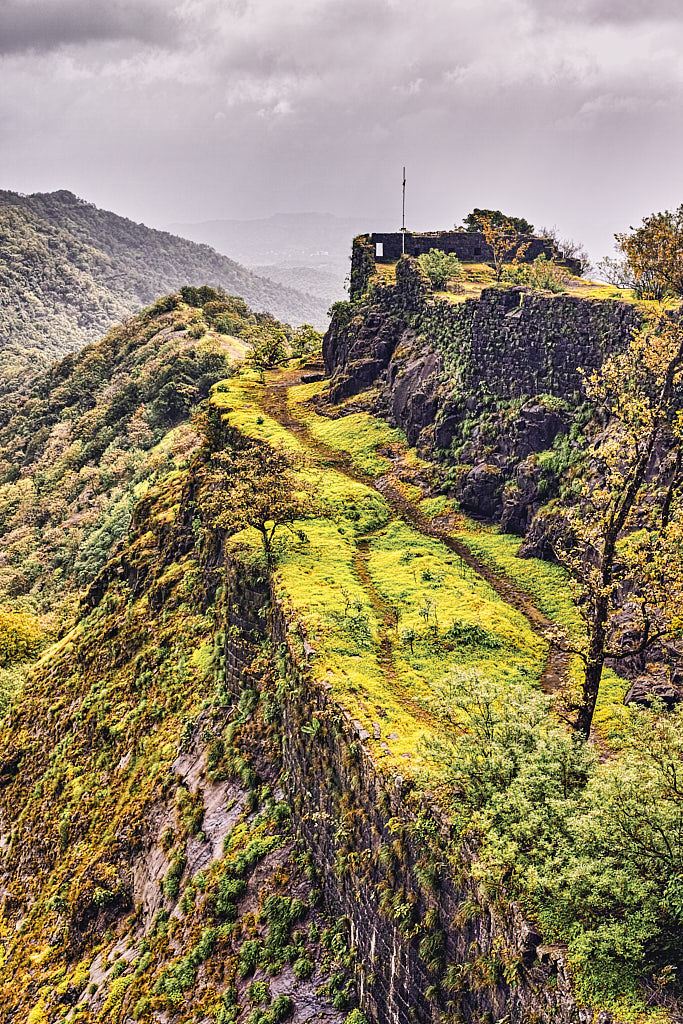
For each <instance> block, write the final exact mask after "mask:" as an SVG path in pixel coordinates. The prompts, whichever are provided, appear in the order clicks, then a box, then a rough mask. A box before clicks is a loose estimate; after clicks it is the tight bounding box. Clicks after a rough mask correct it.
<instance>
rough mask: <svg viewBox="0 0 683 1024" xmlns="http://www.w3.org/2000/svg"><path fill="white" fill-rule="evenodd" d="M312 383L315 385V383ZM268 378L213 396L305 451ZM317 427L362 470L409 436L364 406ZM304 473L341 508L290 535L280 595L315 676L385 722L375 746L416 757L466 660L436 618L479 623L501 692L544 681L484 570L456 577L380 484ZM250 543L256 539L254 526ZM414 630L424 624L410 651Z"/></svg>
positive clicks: (483, 661)
mask: <svg viewBox="0 0 683 1024" xmlns="http://www.w3.org/2000/svg"><path fill="white" fill-rule="evenodd" d="M304 387H305V388H306V389H307V391H306V393H309V392H310V389H311V387H312V386H304ZM261 388H262V385H261V384H260V383H259V382H258V380H257V378H256V377H255V376H254V375H252V374H250V373H249V372H244V371H243V372H242V373H240V374H239V375H238V376H237V377H235V378H233V379H232V380H231V381H229V382H226V383H224V384H220V385H219V386H218V387H217V388H216V389H215V390H214V393H213V398H212V401H213V402H214V404H216V405H217V406H218V407H219V408H221V409H222V410H223V411H224V415H225V417H226V419H227V421H228V422H229V423H230V424H231V425H232V426H235V427H237V428H238V429H239V430H240V431H242V432H243V433H246V434H247V435H248V436H251V437H254V438H258V439H259V440H264V441H268V442H269V443H271V444H276V445H278V444H279V445H283V446H285V447H287V448H290V449H291V450H293V451H297V452H299V453H301V452H305V451H306V446H305V445H304V444H303V443H302V442H301V441H300V440H299V439H297V438H296V437H295V436H294V435H292V434H291V433H290V432H289V431H287V430H285V429H284V428H283V427H282V426H281V425H280V424H279V423H278V422H277V421H275V420H274V419H272V418H271V417H270V416H267V415H265V414H264V413H263V412H262V411H261V410H260V405H259V396H260V392H261ZM309 425H310V422H309ZM318 433H319V436H320V439H321V440H324V441H325V443H327V444H328V445H330V446H331V447H333V448H338V449H339V450H340V451H342V450H350V452H351V454H352V456H353V459H354V462H355V464H356V465H357V466H358V468H359V469H361V470H362V471H364V472H368V471H370V470H371V469H372V470H374V471H378V472H381V471H383V470H384V469H385V468H386V467H387V466H388V463H387V461H386V459H384V458H383V457H382V456H381V455H379V454H378V453H377V448H378V447H381V446H382V445H383V444H386V443H392V444H394V443H396V442H397V441H398V440H400V437H401V434H400V431H396V430H391V429H390V428H388V427H387V426H386V424H384V423H383V422H382V421H381V420H378V419H374V418H372V417H370V416H368V415H367V414H365V413H359V414H357V415H354V416H349V417H344V418H342V419H339V420H325V419H323V418H322V417H321V418H320V422H319V423H318V424H317V427H316V434H318ZM345 439H348V448H345ZM307 472H308V474H309V476H311V477H312V478H313V479H314V480H315V482H316V486H317V490H318V492H319V493H320V495H321V496H322V497H323V498H324V499H325V500H326V501H327V502H328V503H329V505H330V507H331V510H332V515H333V517H334V518H331V519H330V520H328V521H325V520H323V521H320V520H318V521H315V522H306V523H304V524H302V526H303V527H304V529H305V532H306V535H307V537H308V543H306V544H303V545H302V544H297V545H295V544H294V543H293V542H290V541H289V540H288V539H285V540H284V541H283V545H282V550H281V552H280V556H279V560H278V567H277V572H276V582H277V584H278V586H279V587H280V596H281V599H282V600H283V602H284V603H285V606H286V607H287V608H288V609H289V611H290V614H291V615H292V617H294V618H296V619H298V620H299V621H300V622H301V624H302V625H303V627H304V629H305V631H306V633H307V635H308V636H309V638H310V640H311V642H312V644H313V646H314V647H315V648H316V650H317V651H318V657H317V658H316V663H315V671H316V674H317V675H318V677H319V678H320V679H321V680H324V681H325V682H329V683H331V684H332V687H333V693H334V694H335V696H336V697H337V698H338V699H339V700H340V701H341V703H342V704H343V705H344V707H346V708H347V710H349V711H350V712H351V714H352V715H353V716H354V718H356V719H358V720H359V721H360V722H361V723H362V724H363V726H364V727H365V728H366V729H367V730H368V732H370V734H371V735H372V733H373V723H374V722H379V723H380V730H381V740H379V741H378V740H375V739H373V740H372V741H371V742H372V744H373V747H374V749H375V751H376V753H377V754H378V755H379V756H382V757H383V758H388V759H389V760H390V761H392V760H395V759H396V758H397V757H402V758H410V759H411V763H414V765H416V766H417V765H419V764H420V762H421V758H420V754H419V748H418V741H419V739H420V738H421V737H422V736H423V735H424V733H425V731H426V729H427V728H430V727H433V716H432V713H431V705H432V704H433V702H434V701H435V700H436V699H437V697H438V690H439V685H440V684H441V683H442V681H443V680H444V678H445V677H447V675H448V673H449V671H450V670H451V669H452V668H455V667H456V666H459V665H461V664H462V663H463V649H462V647H461V646H459V645H458V644H457V643H453V642H450V641H449V640H448V639H446V640H445V642H441V641H435V639H434V635H433V634H434V629H433V627H434V625H438V627H439V630H440V632H441V633H444V632H445V631H446V630H447V629H448V628H449V627H452V626H455V627H456V631H457V629H458V628H462V627H465V628H467V627H469V626H475V627H477V628H478V630H479V631H480V633H479V634H478V635H477V632H476V631H475V632H474V634H473V637H474V639H472V640H471V641H470V642H468V644H467V646H466V653H465V660H466V664H467V665H468V667H472V668H475V667H476V668H479V669H481V670H482V671H485V672H486V673H487V674H490V675H491V676H492V678H494V679H495V680H496V682H497V683H498V684H499V685H500V687H501V694H503V693H504V692H505V688H506V687H507V686H510V685H513V684H514V683H515V682H517V681H519V680H524V681H525V682H528V683H529V684H530V685H532V686H533V685H534V684H536V683H537V682H538V680H539V678H540V675H541V671H542V668H543V664H544V661H545V655H546V648H545V644H544V643H543V641H541V640H540V639H539V638H538V637H537V636H535V635H534V634H533V633H532V632H531V630H530V628H529V626H528V624H527V622H526V620H525V619H524V617H523V616H522V615H521V613H519V612H518V611H516V610H515V609H514V608H511V607H510V606H508V605H506V604H505V603H504V602H503V601H502V600H501V599H500V598H499V597H498V595H497V594H496V593H495V592H494V591H493V590H492V589H491V588H490V587H489V586H488V584H486V583H485V582H484V581H483V580H482V579H480V578H479V577H476V576H473V575H472V574H468V575H467V576H466V577H463V576H462V575H460V570H459V567H458V566H457V565H456V564H455V563H456V561H457V559H456V558H455V556H453V554H452V553H451V552H449V551H448V549H447V548H446V547H445V546H444V545H443V544H440V543H439V542H438V541H435V540H431V539H429V538H426V537H424V536H422V534H420V533H419V532H417V531H416V530H414V529H413V528H411V527H410V526H408V525H406V524H405V523H403V522H401V521H400V520H397V519H396V518H395V517H394V516H393V515H392V513H391V512H390V510H389V508H388V506H387V504H386V502H385V501H384V499H383V498H382V497H381V496H380V495H378V494H377V492H375V491H374V490H372V489H370V488H368V487H365V486H364V485H363V484H360V483H357V482H355V481H353V480H350V479H349V478H348V477H347V476H345V475H343V474H342V473H340V472H339V471H337V470H334V469H331V468H328V467H326V466H325V465H324V460H323V462H322V463H320V462H318V461H314V462H311V463H310V466H309V468H308V470H307ZM249 536H250V534H249V533H248V534H246V535H245V536H242V535H241V536H240V540H245V539H248V538H249ZM363 539H365V540H367V543H368V548H369V557H368V559H367V570H368V572H369V575H370V578H371V581H372V584H373V588H374V591H375V593H373V592H372V591H368V588H367V587H366V586H364V585H363V581H362V578H361V577H360V576H359V572H358V568H357V562H356V559H357V557H358V541H359V540H363ZM251 541H252V543H253V544H254V546H255V547H256V546H257V544H258V541H257V537H256V534H255V532H254V533H253V534H251ZM425 574H426V575H427V576H428V577H429V578H430V582H429V583H427V584H425V582H424V580H423V577H424V575H425ZM425 599H427V601H429V606H428V607H427V604H426V601H425ZM397 611H398V622H397V621H396V618H397V616H396V612H397ZM386 618H388V619H389V622H388V628H387V623H386V622H385V619H386ZM407 631H414V632H415V634H416V636H415V638H414V639H413V650H412V651H411V650H410V644H409V641H408V640H407V639H406V633H407ZM385 634H387V635H388V641H389V644H390V646H391V648H392V651H393V661H394V671H393V672H392V671H390V672H389V674H387V672H386V671H384V670H383V668H382V666H381V665H380V664H379V663H378V640H379V638H380V636H383V635H385ZM502 652H505V655H506V658H507V656H509V657H510V662H509V663H508V662H507V660H506V659H503V658H502V657H501V654H502ZM389 737H395V738H392V739H389ZM380 744H384V745H383V746H382V745H380ZM403 767H404V768H405V767H406V766H405V765H404V766H403Z"/></svg>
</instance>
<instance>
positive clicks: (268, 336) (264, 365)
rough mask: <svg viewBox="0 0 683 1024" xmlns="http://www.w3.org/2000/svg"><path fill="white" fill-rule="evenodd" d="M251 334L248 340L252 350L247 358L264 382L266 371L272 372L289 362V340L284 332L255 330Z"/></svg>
mask: <svg viewBox="0 0 683 1024" xmlns="http://www.w3.org/2000/svg"><path fill="white" fill-rule="evenodd" d="M250 334H251V336H250V337H249V338H248V340H249V343H250V344H251V346H252V350H251V352H250V353H249V355H248V356H247V362H249V363H250V364H251V366H253V367H254V369H255V370H257V371H258V372H259V374H260V375H261V380H263V378H264V374H265V372H266V370H272V369H274V368H275V367H276V366H282V364H283V363H286V362H287V360H288V358H289V356H288V354H287V348H286V343H287V338H286V335H285V334H284V332H283V331H279V330H263V329H260V328H253V329H252V331H251V332H250ZM242 336H243V337H244V336H245V335H244V334H243V335H242Z"/></svg>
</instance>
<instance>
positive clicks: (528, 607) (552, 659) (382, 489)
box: [257, 370, 571, 693]
mask: <svg viewBox="0 0 683 1024" xmlns="http://www.w3.org/2000/svg"><path fill="white" fill-rule="evenodd" d="M301 383H302V373H301V371H300V370H289V371H287V372H286V373H283V374H280V375H279V376H278V377H275V378H271V379H269V380H267V381H266V384H265V386H264V387H263V388H261V389H259V392H258V399H257V400H258V403H259V405H260V407H261V409H262V411H263V412H264V413H266V414H267V415H268V416H271V417H272V418H273V419H275V420H277V421H278V423H280V425H281V426H282V427H284V428H285V429H286V430H288V431H290V433H292V434H294V435H295V436H296V437H297V438H298V440H299V441H300V442H301V443H302V444H303V445H304V446H305V447H306V448H307V449H308V450H309V451H310V452H311V454H312V455H313V456H314V457H316V459H320V460H322V461H324V462H325V463H326V465H329V466H331V467H332V468H333V469H336V470H338V471H339V472H340V473H343V474H344V475H345V476H347V477H349V478H350V479H351V480H354V481H357V482H359V483H362V484H365V485H366V486H367V487H371V488H373V489H374V490H376V491H378V492H379V493H380V494H381V495H382V496H383V497H384V498H385V500H386V501H387V502H388V504H389V506H390V508H391V509H392V510H393V512H394V513H395V515H396V516H398V517H399V518H401V519H402V520H403V521H404V522H406V523H407V524H408V525H409V526H412V527H413V528H414V529H415V530H417V531H418V532H419V533H421V534H423V535H424V536H425V537H431V538H433V539H435V540H438V541H440V542H441V543H442V544H444V546H445V547H447V548H448V549H449V551H452V552H453V553H454V554H456V555H457V556H458V558H460V559H461V560H462V562H463V563H464V564H465V565H467V566H468V567H469V568H470V569H471V570H473V571H474V572H475V573H476V574H477V575H478V576H480V577H481V578H482V579H483V580H485V581H486V582H487V583H488V584H489V586H490V587H491V588H492V589H493V590H494V591H495V592H496V593H497V594H498V595H499V596H500V597H501V598H502V599H503V600H504V601H505V602H506V603H507V604H509V605H511V606H512V607H513V608H516V609H517V610H518V611H520V612H521V613H522V614H523V615H524V616H525V618H526V619H527V621H528V622H529V625H530V626H531V628H532V630H533V631H534V632H535V633H536V634H537V635H538V636H541V637H543V639H544V640H546V642H548V633H549V632H550V631H552V630H553V629H554V623H552V622H551V620H550V619H549V618H548V617H547V616H546V615H544V614H543V613H542V612H541V611H539V609H538V608H537V607H536V605H535V604H534V602H533V600H532V598H531V596H530V595H529V594H528V593H527V592H526V591H524V590H523V589H522V588H521V587H519V586H518V585H517V584H516V583H514V582H513V581H512V580H510V579H509V578H507V577H505V576H503V575H501V574H500V573H498V572H496V571H495V570H494V569H492V568H491V566H490V565H487V564H486V563H485V562H483V561H481V559H479V558H477V557H476V555H474V554H473V553H472V552H471V551H470V549H469V548H468V547H467V546H466V545H465V544H463V543H462V542H461V541H459V540H458V539H457V538H455V537H453V536H451V535H450V534H449V533H448V532H447V531H446V530H445V529H444V528H443V527H441V526H439V525H438V524H437V523H434V522H432V521H431V520H430V519H429V518H428V517H427V516H426V515H424V513H423V512H422V511H421V510H420V509H419V508H417V507H416V506H415V505H414V504H413V503H412V502H410V501H409V500H408V499H407V498H406V497H405V495H404V494H403V493H402V492H401V491H400V490H399V488H398V487H396V486H395V484H394V483H393V482H392V478H391V475H390V474H389V475H383V476H380V477H373V476H371V475H370V474H368V473H364V472H363V471H362V470H359V469H358V467H357V466H355V465H354V463H353V460H352V458H351V456H350V455H348V454H346V453H345V452H343V451H340V450H338V449H336V448H332V447H331V446H330V445H327V444H325V443H324V442H323V441H321V440H320V439H318V438H316V437H314V436H313V435H312V433H311V431H310V429H309V428H308V426H307V424H306V423H304V422H303V421H302V420H300V419H298V418H297V417H296V416H295V414H294V413H293V411H292V409H291V406H290V405H289V402H288V400H287V396H288V392H289V389H290V388H292V387H295V386H296V385H298V384H301ZM362 544H363V541H362V540H361V541H360V542H359V549H360V550H359V553H358V556H357V559H356V566H355V568H356V573H357V575H358V577H359V579H360V580H361V582H362V583H363V585H364V587H365V589H366V590H367V592H368V595H369V597H370V600H371V603H373V605H374V604H375V603H376V602H378V601H379V602H382V598H381V597H380V595H379V594H378V593H377V590H376V588H375V587H374V585H373V584H372V580H371V579H370V576H369V573H368V571H367V566H366V565H365V568H363V566H364V562H365V560H364V558H363V547H362ZM365 550H366V551H367V541H366V548H365ZM377 611H378V613H379V619H380V622H381V623H384V628H382V627H380V644H379V652H378V654H379V660H380V665H381V666H382V668H383V670H384V672H385V674H386V675H387V676H388V677H391V676H392V673H393V677H394V678H395V677H396V668H395V664H394V657H393V646H392V641H391V637H390V629H389V623H388V621H387V615H389V614H390V611H389V610H388V606H387V607H386V608H384V609H382V608H379V607H378V608H377ZM570 661H571V655H570V654H568V653H567V652H566V651H564V650H562V648H561V647H559V646H558V645H557V644H556V643H553V642H552V641H551V642H549V650H548V658H547V661H546V665H545V668H544V670H543V674H542V676H541V688H542V689H543V691H544V692H546V693H557V692H560V691H562V690H563V689H564V687H565V684H566V683H567V680H568V674H569V664H570Z"/></svg>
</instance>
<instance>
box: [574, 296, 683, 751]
mask: <svg viewBox="0 0 683 1024" xmlns="http://www.w3.org/2000/svg"><path fill="white" fill-rule="evenodd" d="M682 385H683V326H682V325H681V324H680V323H678V322H677V321H676V320H673V319H671V318H667V317H664V316H661V315H660V316H657V317H655V318H653V320H652V321H651V322H650V324H648V325H647V326H646V327H645V328H644V329H643V330H642V331H640V332H639V333H638V334H636V335H635V336H634V337H633V339H632V341H631V343H630V345H629V347H628V349H627V350H626V351H625V352H623V353H620V354H617V355H613V356H611V357H610V358H609V359H608V360H607V361H606V362H605V364H604V365H603V367H602V369H601V370H599V371H597V372H596V373H594V374H593V375H592V376H591V377H590V378H589V379H588V381H587V388H586V390H587V394H588V397H589V399H591V400H592V401H593V402H594V403H595V404H596V405H597V406H598V407H599V409H600V412H601V415H602V416H603V418H604V420H605V421H606V422H607V423H608V427H607V430H606V431H605V433H604V435H603V437H602V439H601V441H600V442H599V443H598V444H597V445H595V446H594V447H593V448H592V449H591V452H590V464H589V473H587V474H583V476H582V477H581V478H579V482H578V484H577V487H576V503H575V504H574V506H573V507H572V509H571V510H570V511H569V513H568V516H569V524H568V526H569V528H568V530H566V531H563V537H562V539H561V540H560V541H559V542H558V544H557V546H556V553H557V556H558V558H559V560H560V561H561V562H562V563H563V564H564V565H565V566H566V567H567V568H568V569H569V571H570V572H571V574H572V576H573V577H574V579H575V581H576V583H577V586H578V591H579V595H578V596H579V607H580V609H581V611H582V614H583V617H584V621H585V643H584V644H583V645H581V646H580V647H579V648H578V649H577V651H576V653H578V654H579V656H580V657H581V658H582V660H583V663H584V673H583V684H582V698H581V705H580V707H579V711H578V718H577V729H578V731H579V732H581V733H583V735H584V736H586V737H587V736H588V735H589V734H590V728H591V723H592V720H593V713H594V710H595V703H596V700H597V695H598V690H599V687H600V680H601V678H602V670H603V666H604V663H605V660H606V659H608V658H609V659H612V658H614V659H620V658H624V657H627V656H630V655H635V654H642V653H643V652H645V651H646V650H647V649H648V648H649V647H651V646H652V645H653V644H655V643H657V642H660V641H662V640H665V639H672V638H673V636H674V635H675V634H676V632H677V630H678V626H679V623H680V618H681V616H682V615H683V543H682V541H683V501H682V495H681V485H682V484H683V475H682V473H681V468H682V465H683V419H682V417H681V386H682ZM625 608H626V611H627V613H628V614H627V615H626V616H625V615H624V610H625ZM634 630H636V631H637V635H638V639H637V640H636V641H634V640H633V634H634Z"/></svg>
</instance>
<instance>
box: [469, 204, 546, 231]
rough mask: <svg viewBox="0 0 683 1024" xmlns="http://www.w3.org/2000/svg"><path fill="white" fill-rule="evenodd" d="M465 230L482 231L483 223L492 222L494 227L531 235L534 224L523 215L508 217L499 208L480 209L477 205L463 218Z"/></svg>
mask: <svg viewBox="0 0 683 1024" xmlns="http://www.w3.org/2000/svg"><path fill="white" fill-rule="evenodd" d="M463 224H464V225H465V228H466V230H467V231H483V230H484V224H492V225H493V227H496V228H504V229H505V230H506V231H514V232H515V233H516V234H518V235H533V233H534V226H533V224H530V223H529V221H528V220H527V219H526V218H525V217H509V216H508V215H507V214H506V213H502V212H501V211H500V210H481V209H479V207H478V206H475V208H474V209H473V210H472V212H471V213H468V214H467V216H466V217H465V218H464V220H463Z"/></svg>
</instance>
